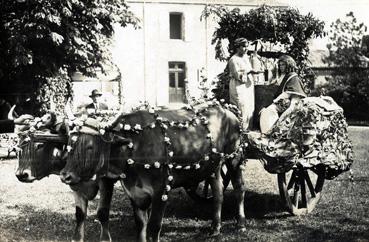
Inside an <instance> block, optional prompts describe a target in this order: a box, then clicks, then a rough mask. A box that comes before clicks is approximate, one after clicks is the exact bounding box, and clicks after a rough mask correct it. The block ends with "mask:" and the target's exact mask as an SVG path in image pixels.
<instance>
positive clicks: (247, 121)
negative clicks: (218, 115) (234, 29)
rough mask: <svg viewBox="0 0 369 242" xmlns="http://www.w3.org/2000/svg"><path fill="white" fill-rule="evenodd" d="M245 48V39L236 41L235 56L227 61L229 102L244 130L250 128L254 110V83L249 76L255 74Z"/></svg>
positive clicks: (246, 45)
mask: <svg viewBox="0 0 369 242" xmlns="http://www.w3.org/2000/svg"><path fill="white" fill-rule="evenodd" d="M247 47H248V41H247V40H246V39H245V38H238V39H236V40H235V42H234V48H235V54H234V55H233V56H232V57H231V58H230V59H229V61H228V69H229V75H230V81H229V101H230V103H231V104H234V105H236V106H237V107H238V108H239V109H240V111H241V114H242V126H243V128H244V130H246V129H250V128H251V124H252V116H253V113H254V109H255V104H254V103H255V94H254V83H253V80H252V76H251V75H250V74H253V73H255V72H254V71H253V70H252V67H251V64H250V61H249V59H248V56H247Z"/></svg>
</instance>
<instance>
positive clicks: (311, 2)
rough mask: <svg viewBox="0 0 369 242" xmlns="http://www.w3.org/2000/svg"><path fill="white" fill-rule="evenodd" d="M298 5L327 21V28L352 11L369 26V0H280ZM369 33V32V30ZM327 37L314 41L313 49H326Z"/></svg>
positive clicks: (294, 5) (305, 11) (306, 11)
mask: <svg viewBox="0 0 369 242" xmlns="http://www.w3.org/2000/svg"><path fill="white" fill-rule="evenodd" d="M279 1H280V2H285V3H288V4H289V5H290V6H293V7H297V8H298V9H299V10H300V13H302V14H307V13H308V12H311V13H312V14H313V16H315V17H317V18H318V19H320V20H322V21H324V22H325V27H326V30H328V29H329V26H330V24H331V23H332V22H333V21H335V20H336V19H338V18H341V19H342V18H344V16H345V15H346V14H347V13H349V12H350V11H352V12H353V13H354V16H355V17H356V18H357V20H358V22H359V23H361V22H363V23H364V24H365V25H366V26H367V27H368V28H369V0H279ZM367 34H369V32H367ZM326 44H327V39H318V40H315V41H313V43H312V49H325V48H326Z"/></svg>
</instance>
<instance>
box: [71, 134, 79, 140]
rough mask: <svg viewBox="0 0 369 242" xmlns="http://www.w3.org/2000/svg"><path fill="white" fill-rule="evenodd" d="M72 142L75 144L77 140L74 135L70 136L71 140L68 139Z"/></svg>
mask: <svg viewBox="0 0 369 242" xmlns="http://www.w3.org/2000/svg"><path fill="white" fill-rule="evenodd" d="M70 139H71V140H72V141H73V142H76V141H77V139H78V136H76V135H73V136H72V138H70Z"/></svg>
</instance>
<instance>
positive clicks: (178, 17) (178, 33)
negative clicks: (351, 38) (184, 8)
mask: <svg viewBox="0 0 369 242" xmlns="http://www.w3.org/2000/svg"><path fill="white" fill-rule="evenodd" d="M182 17H183V15H182V13H170V14H169V31H170V33H169V37H170V39H183V21H182V19H183V18H182Z"/></svg>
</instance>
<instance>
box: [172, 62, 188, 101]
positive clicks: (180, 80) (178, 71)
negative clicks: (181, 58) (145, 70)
mask: <svg viewBox="0 0 369 242" xmlns="http://www.w3.org/2000/svg"><path fill="white" fill-rule="evenodd" d="M168 66H169V102H184V101H185V82H186V64H185V63H184V62H169V63H168Z"/></svg>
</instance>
